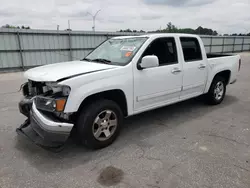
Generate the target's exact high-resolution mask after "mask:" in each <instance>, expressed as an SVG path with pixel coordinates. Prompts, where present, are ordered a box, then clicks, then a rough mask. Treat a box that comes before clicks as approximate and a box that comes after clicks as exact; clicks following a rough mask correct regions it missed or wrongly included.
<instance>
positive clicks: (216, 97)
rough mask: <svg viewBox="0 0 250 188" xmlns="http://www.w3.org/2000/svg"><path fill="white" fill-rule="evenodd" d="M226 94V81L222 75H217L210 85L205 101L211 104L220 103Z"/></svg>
mask: <svg viewBox="0 0 250 188" xmlns="http://www.w3.org/2000/svg"><path fill="white" fill-rule="evenodd" d="M225 94H226V81H225V79H224V78H223V77H221V76H216V77H215V78H214V80H213V82H212V84H211V86H210V89H209V91H208V93H207V94H206V95H205V101H206V103H207V104H210V105H218V104H220V103H221V102H222V101H223V99H224V97H225Z"/></svg>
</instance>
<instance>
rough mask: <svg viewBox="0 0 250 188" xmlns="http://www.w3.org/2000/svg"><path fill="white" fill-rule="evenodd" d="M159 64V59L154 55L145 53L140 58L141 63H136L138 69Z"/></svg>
mask: <svg viewBox="0 0 250 188" xmlns="http://www.w3.org/2000/svg"><path fill="white" fill-rule="evenodd" d="M158 66H159V59H158V57H157V56H155V55H147V56H145V57H143V58H142V60H141V63H140V64H139V65H138V69H139V70H142V69H147V68H152V67H158Z"/></svg>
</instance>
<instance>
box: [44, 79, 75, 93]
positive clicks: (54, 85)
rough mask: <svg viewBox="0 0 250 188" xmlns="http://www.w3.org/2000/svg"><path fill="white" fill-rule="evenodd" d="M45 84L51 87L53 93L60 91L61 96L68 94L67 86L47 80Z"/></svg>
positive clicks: (68, 88)
mask: <svg viewBox="0 0 250 188" xmlns="http://www.w3.org/2000/svg"><path fill="white" fill-rule="evenodd" d="M46 86H48V87H49V88H51V90H53V93H59V92H61V93H62V96H69V94H70V90H71V89H70V87H69V86H65V85H59V84H57V83H56V82H47V83H46Z"/></svg>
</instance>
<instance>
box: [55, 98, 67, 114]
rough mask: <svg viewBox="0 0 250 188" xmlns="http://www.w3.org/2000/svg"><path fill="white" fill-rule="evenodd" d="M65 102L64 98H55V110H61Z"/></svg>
mask: <svg viewBox="0 0 250 188" xmlns="http://www.w3.org/2000/svg"><path fill="white" fill-rule="evenodd" d="M65 104H66V99H58V100H56V111H57V112H62V111H63V110H64V106H65Z"/></svg>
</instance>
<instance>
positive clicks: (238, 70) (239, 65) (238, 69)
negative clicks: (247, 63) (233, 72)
mask: <svg viewBox="0 0 250 188" xmlns="http://www.w3.org/2000/svg"><path fill="white" fill-rule="evenodd" d="M240 67H241V59H239V68H238V71H240Z"/></svg>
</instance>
